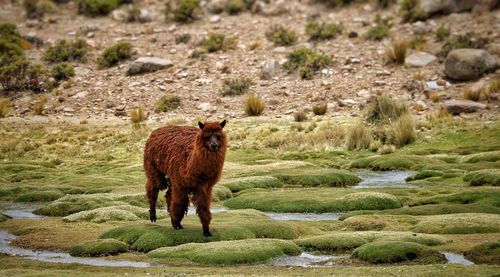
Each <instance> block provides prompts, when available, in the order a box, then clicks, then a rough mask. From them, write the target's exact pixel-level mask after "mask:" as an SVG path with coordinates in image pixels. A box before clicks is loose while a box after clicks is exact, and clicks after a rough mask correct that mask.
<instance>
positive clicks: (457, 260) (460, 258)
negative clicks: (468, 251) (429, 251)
mask: <svg viewBox="0 0 500 277" xmlns="http://www.w3.org/2000/svg"><path fill="white" fill-rule="evenodd" d="M440 253H441V254H443V255H444V256H445V257H446V259H447V260H448V263H449V264H462V265H473V264H474V263H473V262H471V261H469V260H467V259H466V258H465V257H464V255H462V254H457V253H453V252H447V251H440Z"/></svg>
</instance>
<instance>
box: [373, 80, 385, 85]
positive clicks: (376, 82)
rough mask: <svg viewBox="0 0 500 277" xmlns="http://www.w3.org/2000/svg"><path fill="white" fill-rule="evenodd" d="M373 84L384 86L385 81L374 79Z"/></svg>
mask: <svg viewBox="0 0 500 277" xmlns="http://www.w3.org/2000/svg"><path fill="white" fill-rule="evenodd" d="M373 84H374V85H376V86H385V81H382V80H376V81H374V82H373Z"/></svg>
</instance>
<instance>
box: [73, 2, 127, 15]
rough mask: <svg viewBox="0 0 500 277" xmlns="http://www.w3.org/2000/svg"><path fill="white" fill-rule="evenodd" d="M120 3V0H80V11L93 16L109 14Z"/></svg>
mask: <svg viewBox="0 0 500 277" xmlns="http://www.w3.org/2000/svg"><path fill="white" fill-rule="evenodd" d="M119 4H120V2H119V0H79V1H78V13H79V14H83V15H86V16H92V17H94V16H100V15H107V14H109V13H110V12H111V11H112V10H114V9H116V8H117V7H118V5H119Z"/></svg>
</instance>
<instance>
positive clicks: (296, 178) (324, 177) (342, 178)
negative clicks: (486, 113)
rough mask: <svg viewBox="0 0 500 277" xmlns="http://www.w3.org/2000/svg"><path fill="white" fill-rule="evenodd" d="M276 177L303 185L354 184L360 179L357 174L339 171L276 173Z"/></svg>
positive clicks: (286, 182) (341, 185) (340, 185)
mask: <svg viewBox="0 0 500 277" xmlns="http://www.w3.org/2000/svg"><path fill="white" fill-rule="evenodd" d="M276 177H277V178H279V179H280V180H282V181H283V182H284V183H285V184H288V185H296V186H303V187H344V186H352V185H355V184H357V183H359V182H360V181H361V179H360V178H359V177H358V176H356V175H354V174H352V173H349V172H341V171H336V172H326V173H318V174H311V175H306V174H301V175H278V176H276Z"/></svg>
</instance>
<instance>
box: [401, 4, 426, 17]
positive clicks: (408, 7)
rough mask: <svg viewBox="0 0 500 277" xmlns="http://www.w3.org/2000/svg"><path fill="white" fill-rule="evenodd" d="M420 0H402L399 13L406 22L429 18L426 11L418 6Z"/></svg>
mask: <svg viewBox="0 0 500 277" xmlns="http://www.w3.org/2000/svg"><path fill="white" fill-rule="evenodd" d="M418 4H419V0H402V1H401V3H400V8H399V13H400V14H401V16H402V17H403V20H404V21H406V22H415V21H419V20H424V19H426V18H427V14H426V13H425V11H423V10H422V9H420V8H419V7H418Z"/></svg>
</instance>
